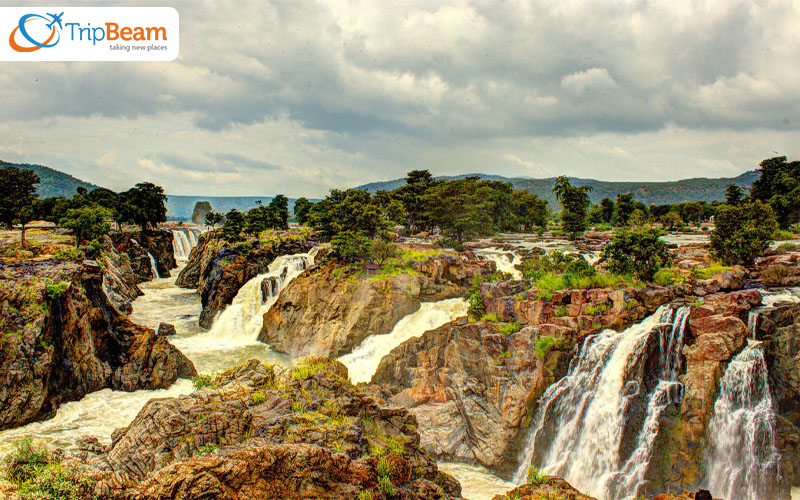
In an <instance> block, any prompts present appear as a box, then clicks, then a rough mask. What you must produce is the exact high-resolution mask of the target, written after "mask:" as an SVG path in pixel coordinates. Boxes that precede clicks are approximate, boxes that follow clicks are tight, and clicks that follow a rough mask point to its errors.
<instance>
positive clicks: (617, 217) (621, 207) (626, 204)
mask: <svg viewBox="0 0 800 500" xmlns="http://www.w3.org/2000/svg"><path fill="white" fill-rule="evenodd" d="M634 210H636V202H635V201H634V199H633V194H631V193H625V194H618V195H617V203H616V208H615V209H614V218H613V220H614V225H615V226H618V227H627V226H630V225H631V216H632V215H633V211H634Z"/></svg>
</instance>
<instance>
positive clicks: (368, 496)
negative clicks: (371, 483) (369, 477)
mask: <svg viewBox="0 0 800 500" xmlns="http://www.w3.org/2000/svg"><path fill="white" fill-rule="evenodd" d="M358 500H372V492H371V491H369V490H363V491H361V493H359V494H358Z"/></svg>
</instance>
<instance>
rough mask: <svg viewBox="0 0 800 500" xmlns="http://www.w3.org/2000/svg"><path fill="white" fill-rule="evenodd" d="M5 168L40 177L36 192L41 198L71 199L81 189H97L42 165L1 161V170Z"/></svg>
mask: <svg viewBox="0 0 800 500" xmlns="http://www.w3.org/2000/svg"><path fill="white" fill-rule="evenodd" d="M5 167H18V168H24V169H26V170H33V171H34V172H35V173H36V175H38V176H39V180H40V181H41V182H39V184H37V185H36V192H37V193H39V197H41V198H49V197H51V196H66V197H71V196H72V195H74V194H75V192H76V191H77V189H78V188H79V187H85V188H86V189H87V190H88V191H91V190H93V189H97V188H98V187H99V186H95V185H94V184H91V183H89V182H85V181H82V180H80V179H76V178H75V177H73V176H71V175H69V174H65V173H64V172H59V171H58V170H53V169H52V168H50V167H45V166H42V165H30V164H27V163H8V162H4V161H2V160H0V168H5Z"/></svg>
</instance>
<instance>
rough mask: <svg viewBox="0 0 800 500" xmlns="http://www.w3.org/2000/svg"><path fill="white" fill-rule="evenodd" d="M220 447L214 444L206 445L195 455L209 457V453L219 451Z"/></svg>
mask: <svg viewBox="0 0 800 500" xmlns="http://www.w3.org/2000/svg"><path fill="white" fill-rule="evenodd" d="M218 449H219V446H217V445H215V444H213V443H206V444H204V445H203V446H201V447H200V448H198V449H197V453H195V455H208V454H209V453H213V452H214V450H218Z"/></svg>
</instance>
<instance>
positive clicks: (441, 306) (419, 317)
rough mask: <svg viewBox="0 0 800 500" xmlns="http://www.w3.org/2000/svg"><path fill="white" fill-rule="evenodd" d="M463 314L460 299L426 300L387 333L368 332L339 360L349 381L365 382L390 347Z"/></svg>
mask: <svg viewBox="0 0 800 500" xmlns="http://www.w3.org/2000/svg"><path fill="white" fill-rule="evenodd" d="M466 314H467V304H466V302H465V301H464V299H460V298H459V299H447V300H440V301H438V302H426V303H424V304H422V305H421V306H420V308H419V309H418V310H417V311H416V312H414V313H411V314H409V315H408V316H406V317H404V318H403V319H401V320H400V321H398V322H397V324H396V325H395V326H394V328H393V329H392V331H391V332H389V333H387V334H384V335H370V336H369V337H367V338H366V339H364V341H363V342H361V345H359V346H358V347H357V348H355V349H354V350H353V352H351V353H350V354H345V355H344V356H342V357H340V358H339V361H341V362H342V363H344V365H345V366H347V369H348V371H349V372H350V380H352V381H353V383H358V382H369V381H370V380H372V376H373V375H374V374H375V371H376V370H377V369H378V365H379V364H380V362H381V360H382V359H383V357H384V356H386V355H387V354H389V353H390V352H391V351H392V349H394V348H395V347H397V346H399V345H400V344H402V343H403V342H405V341H406V340H408V339H410V338H412V337H419V336H420V335H422V334H423V333H425V332H427V331H428V330H433V329H434V328H438V327H440V326H442V325H444V324H445V323H448V322H450V321H453V320H454V319H456V318H458V317H460V316H464V315H466Z"/></svg>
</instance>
